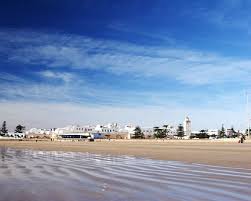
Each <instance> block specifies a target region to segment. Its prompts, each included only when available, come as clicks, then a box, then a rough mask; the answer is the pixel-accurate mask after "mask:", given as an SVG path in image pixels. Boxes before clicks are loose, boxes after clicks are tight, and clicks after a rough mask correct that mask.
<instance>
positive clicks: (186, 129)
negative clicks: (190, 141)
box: [183, 117, 192, 137]
mask: <svg viewBox="0 0 251 201" xmlns="http://www.w3.org/2000/svg"><path fill="white" fill-rule="evenodd" d="M183 127H184V133H185V136H187V137H189V136H190V135H191V133H192V129H191V121H190V119H189V117H186V118H185V120H184V123H183Z"/></svg>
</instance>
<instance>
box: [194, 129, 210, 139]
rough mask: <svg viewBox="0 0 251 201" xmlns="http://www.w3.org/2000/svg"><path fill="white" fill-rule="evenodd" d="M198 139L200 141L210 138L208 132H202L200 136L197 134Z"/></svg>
mask: <svg viewBox="0 0 251 201" xmlns="http://www.w3.org/2000/svg"><path fill="white" fill-rule="evenodd" d="M196 137H197V138H199V139H204V138H209V135H208V134H207V130H201V131H200V132H199V133H198V134H196Z"/></svg>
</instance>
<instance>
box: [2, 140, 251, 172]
mask: <svg viewBox="0 0 251 201" xmlns="http://www.w3.org/2000/svg"><path fill="white" fill-rule="evenodd" d="M237 141H238V140H234V141H228V142H224V141H212V140H165V141H162V140H159V141H157V140H111V141H105V140H102V141H95V142H78V141H75V142H72V141H61V142H60V141H53V142H51V141H38V142H36V141H0V147H2V146H6V147H12V148H21V149H35V150H47V151H67V152H69V151H71V152H90V153H97V154H112V155H131V156H137V157H147V158H152V159H160V160H173V161H183V162H188V163H201V164H210V165H219V166H229V167H239V168H249V169H251V141H245V143H244V144H239V143H237Z"/></svg>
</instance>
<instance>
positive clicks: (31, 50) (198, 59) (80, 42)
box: [0, 30, 251, 85]
mask: <svg viewBox="0 0 251 201" xmlns="http://www.w3.org/2000/svg"><path fill="white" fill-rule="evenodd" d="M0 36H1V37H0V38H1V39H0V40H1V42H2V41H3V42H4V43H8V44H9V45H8V46H7V47H8V48H7V49H5V52H6V53H7V55H8V59H9V61H12V62H21V63H24V64H37V65H44V66H47V67H51V68H56V67H57V68H61V67H67V68H73V69H96V70H102V71H107V72H109V73H112V74H128V73H129V74H130V75H132V76H141V77H144V76H156V77H157V76H161V77H165V78H171V79H175V80H178V81H179V82H182V83H186V84H193V85H202V84H215V83H225V82H233V76H232V75H235V78H236V79H238V80H241V81H243V80H244V81H245V80H246V79H245V77H247V75H250V71H251V65H250V64H251V60H250V59H237V58H229V57H224V56H220V55H217V54H214V53H207V52H202V51H198V50H197V51H196V50H189V49H179V48H173V47H169V46H142V45H136V44H130V43H124V42H118V41H109V40H98V39H92V38H88V37H85V36H76V35H64V34H46V33H38V32H28V31H18V30H15V31H9V30H8V31H2V32H0ZM11 44H15V48H11V46H12V45H11ZM0 51H1V50H0ZM230 72H231V73H230ZM54 76H57V77H58V76H59V75H54ZM63 79H64V78H63ZM65 79H68V78H66V77H65Z"/></svg>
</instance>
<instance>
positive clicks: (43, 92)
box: [0, 0, 251, 130]
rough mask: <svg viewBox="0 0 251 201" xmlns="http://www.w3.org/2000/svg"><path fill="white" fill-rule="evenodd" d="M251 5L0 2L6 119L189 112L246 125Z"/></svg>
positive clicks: (133, 0)
mask: <svg viewBox="0 0 251 201" xmlns="http://www.w3.org/2000/svg"><path fill="white" fill-rule="evenodd" d="M250 9H251V2H250V1H249V0H221V1H219V0H200V1H199V0H194V1H189V0H175V1H174V0H155V1H152V0H127V1H124V0H60V1H57V0H26V1H20V0H16V1H14V0H9V1H1V3H0V121H1V122H2V121H4V120H6V121H7V125H8V126H9V129H10V130H11V129H13V128H14V127H15V126H16V125H17V124H23V125H25V126H26V127H27V128H31V127H42V128H50V127H63V126H66V125H68V124H80V125H87V124H98V123H99V124H100V123H102V124H103V123H109V122H118V123H120V124H133V125H141V126H161V125H163V124H171V125H175V126H176V125H178V124H179V123H182V122H183V120H184V118H185V116H189V117H190V119H191V121H192V129H193V130H198V129H205V128H211V129H215V128H220V127H221V125H222V124H224V125H225V126H226V127H231V126H234V127H235V128H236V129H243V128H245V127H246V125H247V120H246V119H247V112H246V111H247V110H246V108H247V107H246V95H245V94H246V93H247V94H249V93H250V92H251V91H250V89H251V80H250V78H251V56H250V53H251V26H250V25H251V12H250ZM250 111H251V109H250ZM1 122H0V123H1Z"/></svg>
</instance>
